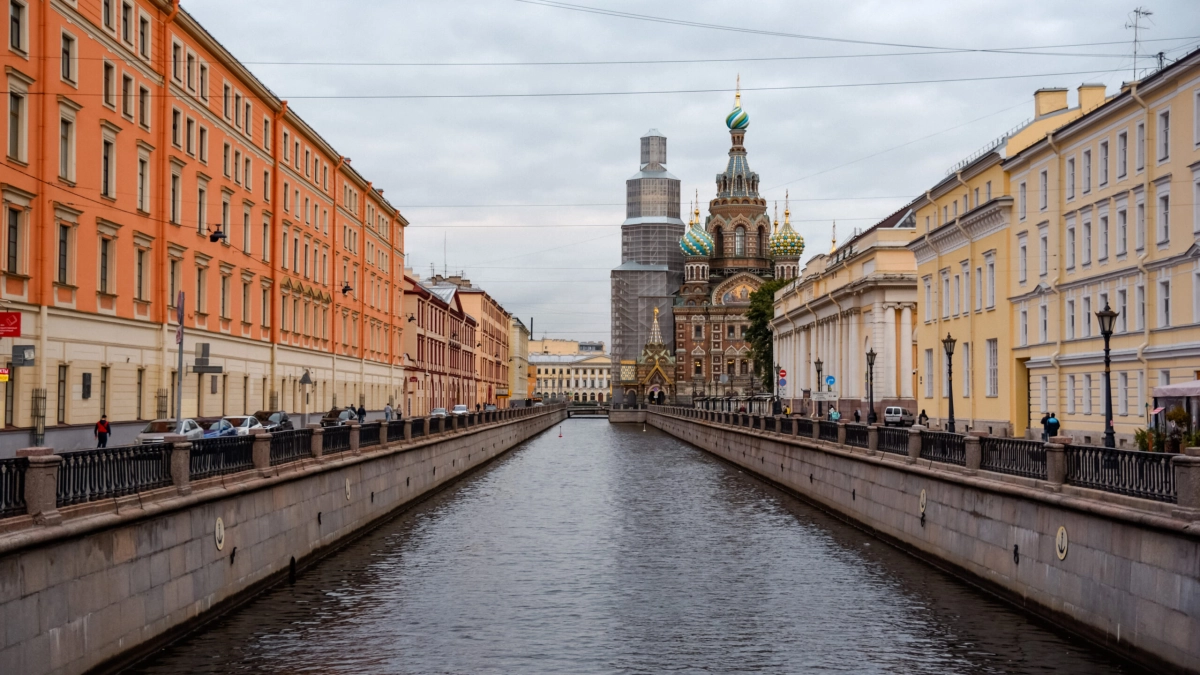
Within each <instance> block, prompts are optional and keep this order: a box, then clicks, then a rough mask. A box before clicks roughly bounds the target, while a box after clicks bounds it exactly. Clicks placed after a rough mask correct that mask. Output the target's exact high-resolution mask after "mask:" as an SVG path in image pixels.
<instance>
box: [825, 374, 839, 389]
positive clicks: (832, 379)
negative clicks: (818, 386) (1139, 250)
mask: <svg viewBox="0 0 1200 675" xmlns="http://www.w3.org/2000/svg"><path fill="white" fill-rule="evenodd" d="M836 383H837V378H835V377H834V376H832V375H826V376H825V386H827V387H832V386H833V385H834V384H836Z"/></svg>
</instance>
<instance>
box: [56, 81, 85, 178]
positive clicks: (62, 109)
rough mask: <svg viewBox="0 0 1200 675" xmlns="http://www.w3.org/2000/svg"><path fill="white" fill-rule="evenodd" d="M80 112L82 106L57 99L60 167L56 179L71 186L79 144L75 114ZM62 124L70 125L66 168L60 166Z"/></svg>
mask: <svg viewBox="0 0 1200 675" xmlns="http://www.w3.org/2000/svg"><path fill="white" fill-rule="evenodd" d="M80 110H82V106H80V105H78V104H77V103H75V102H73V101H70V100H68V99H66V98H64V97H60V98H59V99H58V120H59V122H58V123H59V133H58V134H57V136H58V138H59V146H60V147H59V151H58V157H59V165H60V166H59V167H58V177H59V178H61V179H63V180H65V181H67V182H69V183H71V184H72V185H74V184H75V179H76V169H77V168H78V167H77V164H78V161H77V153H76V148H77V146H78V144H79V120H78V119H77V113H78V112H79V111H80ZM63 122H66V123H67V124H70V125H71V127H70V133H69V138H68V139H67V148H66V155H67V156H66V166H62V160H63V157H62V155H63V152H62V151H63V149H62V147H61V145H62V140H61V139H62V123H63Z"/></svg>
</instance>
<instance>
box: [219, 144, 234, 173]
mask: <svg viewBox="0 0 1200 675" xmlns="http://www.w3.org/2000/svg"><path fill="white" fill-rule="evenodd" d="M231 151H232V148H230V147H229V144H228V143H225V144H223V145H222V150H221V167H222V171H224V172H225V177H226V178H229V176H230V169H229V153H230V152H231Z"/></svg>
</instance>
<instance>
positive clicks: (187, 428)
mask: <svg viewBox="0 0 1200 675" xmlns="http://www.w3.org/2000/svg"><path fill="white" fill-rule="evenodd" d="M177 428H178V425H177V424H176V423H175V420H173V419H160V420H154V421H153V422H150V423H149V424H147V425H146V427H145V428H144V429H142V431H141V433H139V434H138V435H137V438H136V442H137V443H139V444H149V443H162V442H163V438H164V437H166V436H169V435H171V434H174V433H175V431H176V429H177ZM183 435H184V436H185V437H186V438H187V439H188V440H189V441H198V440H200V439H201V438H204V430H203V429H201V428H200V425H199V424H196V420H191V419H185V420H183Z"/></svg>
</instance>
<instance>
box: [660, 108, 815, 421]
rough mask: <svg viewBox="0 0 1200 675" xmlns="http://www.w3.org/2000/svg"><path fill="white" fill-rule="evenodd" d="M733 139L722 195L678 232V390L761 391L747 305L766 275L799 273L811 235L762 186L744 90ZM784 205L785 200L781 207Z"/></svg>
mask: <svg viewBox="0 0 1200 675" xmlns="http://www.w3.org/2000/svg"><path fill="white" fill-rule="evenodd" d="M725 126H727V127H728V128H729V136H730V140H731V145H730V148H729V161H728V163H727V164H726V166H725V170H724V171H723V172H721V173H719V174H717V177H716V184H717V185H716V187H717V195H716V197H714V198H713V199H712V200H711V201H709V203H708V215H707V216H706V217H705V218H704V220H703V222H701V218H700V205H699V201H697V203H696V204H695V206H694V207H693V211H692V213H691V214H690V215H691V220H690V224H689V228H688V230H687V231H686V232H685V233H684V235H683V237H682V238H680V240H679V247H680V249H682V251H683V254H684V280H683V286H682V288H681V289H680V291H679V294H678V295H677V296H676V297H675V300H674V303H673V305H672V314H673V315H674V319H675V320H674V324H675V330H676V334H675V377H674V380H675V382H674V385H675V398H676V400H677V401H680V402H690V401H691V400H692V398H694V397H701V396H745V395H750V394H753V393H755V392H758V391H761V390H762V387H761V383H760V382H759V381H758V380H757V379H756V378H755V377H754V374H753V373H754V369H753V365H752V362H751V356H750V345H749V343H747V342H746V330H747V328H748V326H749V322H748V321H747V319H746V311H747V310H748V309H749V306H750V294H751V293H753V292H754V291H756V290H758V288H759V287H760V286H762V284H763V282H764V281H765V280H767V279H794V278H796V276H797V274H798V273H799V270H800V256H801V255H803V253H804V239H803V238H802V237H801V236H800V235H799V234H798V233H797V232H796V231H795V230H794V229H793V228H792V225H791V210H790V208H789V206H788V204H787V201H786V200H785V202H784V211H783V225H782V226H780V224H779V219H778V211H776V218H775V221H774V223H772V222H771V217H770V216H768V215H767V201H766V200H765V199H763V198H762V196H761V195H760V194H759V192H758V186H759V177H758V174H757V173H755V172H754V171H751V170H750V163H749V162H748V161H747V158H746V147H745V144H744V141H745V138H746V130H747V129H748V128H749V127H750V116H749V115H748V114H747V113H746V111H745V110H744V109H742V97H741V92H740V91H739V92H738V93H737V95H736V97H735V99H734V107H733V110H732V111H730V113H729V114H728V115H727V116H726V117H725ZM777 208H778V207H777Z"/></svg>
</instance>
